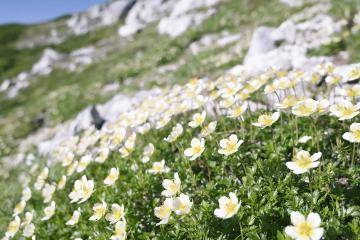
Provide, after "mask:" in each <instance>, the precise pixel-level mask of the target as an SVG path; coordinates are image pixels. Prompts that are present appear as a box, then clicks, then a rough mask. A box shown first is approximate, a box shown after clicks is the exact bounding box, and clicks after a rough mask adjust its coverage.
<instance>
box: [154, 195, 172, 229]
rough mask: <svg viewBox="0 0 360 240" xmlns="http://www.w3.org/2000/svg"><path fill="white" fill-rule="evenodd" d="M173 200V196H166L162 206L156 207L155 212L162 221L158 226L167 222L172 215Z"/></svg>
mask: <svg viewBox="0 0 360 240" xmlns="http://www.w3.org/2000/svg"><path fill="white" fill-rule="evenodd" d="M172 202H173V200H172V199H171V198H166V199H165V201H164V203H163V204H162V205H161V206H160V207H156V208H155V209H154V214H155V216H156V217H157V218H159V219H160V220H161V221H160V222H158V223H157V224H156V226H158V225H161V224H167V223H168V222H169V218H170V215H171V207H172Z"/></svg>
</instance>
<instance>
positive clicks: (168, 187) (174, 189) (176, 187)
mask: <svg viewBox="0 0 360 240" xmlns="http://www.w3.org/2000/svg"><path fill="white" fill-rule="evenodd" d="M162 185H163V187H164V188H165V190H164V191H162V192H161V195H163V196H165V197H171V196H174V195H176V194H177V193H178V192H180V187H181V180H180V178H179V174H178V173H175V174H174V180H170V179H164V180H163V182H162Z"/></svg>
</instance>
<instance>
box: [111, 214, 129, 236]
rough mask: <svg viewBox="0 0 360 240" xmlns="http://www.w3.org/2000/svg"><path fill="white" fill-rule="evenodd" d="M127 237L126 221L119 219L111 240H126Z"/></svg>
mask: <svg viewBox="0 0 360 240" xmlns="http://www.w3.org/2000/svg"><path fill="white" fill-rule="evenodd" d="M125 239H126V221H125V219H124V220H122V221H118V222H117V223H116V224H115V234H114V235H112V236H111V237H110V240H125Z"/></svg>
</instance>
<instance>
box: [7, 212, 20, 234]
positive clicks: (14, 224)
mask: <svg viewBox="0 0 360 240" xmlns="http://www.w3.org/2000/svg"><path fill="white" fill-rule="evenodd" d="M19 228H20V218H19V217H18V216H15V218H14V220H12V221H11V222H10V223H9V225H8V227H7V230H6V233H5V236H6V237H9V238H12V237H14V236H15V234H16V233H17V232H18V231H19Z"/></svg>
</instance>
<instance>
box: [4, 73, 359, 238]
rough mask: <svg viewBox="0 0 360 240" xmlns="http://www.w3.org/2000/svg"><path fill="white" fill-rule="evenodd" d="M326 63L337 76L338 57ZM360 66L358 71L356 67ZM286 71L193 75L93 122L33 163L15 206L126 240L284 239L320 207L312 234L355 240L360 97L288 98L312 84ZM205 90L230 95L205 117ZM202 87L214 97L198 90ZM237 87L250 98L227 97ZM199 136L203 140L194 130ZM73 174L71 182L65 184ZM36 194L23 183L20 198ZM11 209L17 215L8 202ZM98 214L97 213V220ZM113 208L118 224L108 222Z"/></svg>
mask: <svg viewBox="0 0 360 240" xmlns="http://www.w3.org/2000/svg"><path fill="white" fill-rule="evenodd" d="M327 69H328V71H330V72H329V73H327V74H329V75H331V71H332V70H331V68H327ZM357 71H358V70H356V69H354V71H353V76H352V77H356V76H358V75H356V76H355V75H354V74H356V73H357ZM294 73H295V72H290V73H288V74H289V76H293V74H294ZM278 74H280V75H281V76H284V74H285V73H284V72H278V73H277V74H276V75H272V73H270V75H260V76H261V77H260V76H259V78H255V79H252V80H250V79H249V82H247V83H244V84H240V86H239V88H234V86H233V85H232V84H233V83H236V82H237V80H232V81H230V82H228V81H229V80H228V79H227V80H225V79H226V78H225V79H223V78H220V79H219V80H218V81H217V82H216V83H213V84H210V83H204V82H203V81H196V80H192V81H191V82H190V83H188V84H187V85H186V86H184V87H183V88H180V89H179V88H177V87H176V88H173V89H172V90H170V91H169V92H164V94H163V95H162V96H161V97H159V98H154V99H148V100H147V101H145V102H144V103H143V104H141V105H140V107H139V108H138V109H137V110H134V112H133V113H130V114H128V115H127V116H128V117H126V116H125V115H122V116H120V117H119V121H117V122H116V123H114V124H109V125H107V126H106V127H105V129H103V130H102V131H101V132H97V131H94V129H89V130H87V131H86V132H84V133H82V134H81V137H80V139H77V138H73V139H69V140H68V141H66V143H64V145H63V146H62V147H60V148H59V149H58V151H56V152H55V153H54V155H53V158H55V159H58V160H60V162H58V163H57V164H55V165H52V166H49V168H44V166H45V165H44V164H42V165H41V164H40V166H39V167H38V170H35V171H34V172H33V175H32V177H31V178H32V179H31V180H30V184H29V189H30V191H31V192H32V194H31V198H30V199H29V200H26V201H25V200H23V201H24V202H25V203H24V202H23V203H22V204H23V205H21V204H20V205H17V206H16V207H15V210H14V212H15V215H19V216H21V217H22V218H23V213H22V212H23V211H24V208H25V206H24V204H25V205H26V211H29V212H30V214H31V216H33V218H31V220H29V221H28V222H27V223H26V222H25V223H24V227H23V228H24V229H26V226H34V228H35V229H33V230H34V234H35V235H36V236H37V237H38V238H40V239H50V238H52V237H55V236H56V238H57V239H75V238H81V239H109V238H111V237H112V239H124V234H125V233H126V235H127V237H128V238H129V239H149V238H150V239H170V238H176V239H287V238H289V231H288V230H285V229H288V228H286V227H289V226H290V225H291V223H292V224H294V225H296V223H298V224H299V222H296V221H295V220H294V214H295V215H296V214H299V213H298V212H300V213H302V214H304V215H305V216H307V215H308V214H309V213H311V212H312V213H314V214H313V215H314V216H317V217H319V218H321V220H316V223H314V222H310V220H309V223H306V224H310V225H307V226H308V227H306V229H305V230H304V229H303V228H301V227H300V228H301V229H303V230H301V231H304V232H303V233H302V234H304V235H305V236H310V235H311V234H313V233H312V231H317V235H316V236H317V237H314V239H319V238H320V237H321V236H322V235H323V236H324V237H325V238H326V239H356V238H357V236H359V230H360V228H359V221H360V218H359V205H358V202H359V200H360V199H359V191H360V188H359V179H360V178H359V167H358V166H359V160H360V159H359V154H358V153H359V144H358V142H359V139H358V135H357V134H358V132H356V131H358V130H356V129H357V128H356V124H358V123H356V122H358V121H359V116H358V114H359V111H358V108H359V107H358V106H357V107H354V105H352V103H351V101H350V98H349V100H345V98H344V99H343V100H341V101H339V102H335V103H331V104H330V106H329V102H328V101H327V100H321V101H320V100H319V101H315V100H313V99H309V98H307V99H306V100H295V102H292V103H291V101H290V102H288V99H290V97H293V98H296V99H302V97H300V96H299V94H301V93H299V92H297V95H296V93H295V92H293V89H295V87H294V84H295V85H296V83H297V84H299V85H301V84H304V83H303V82H302V81H301V80H300V79H301V78H299V79H298V78H295V80H292V81H286V82H284V80H283V79H279V78H278V77H277V76H279V75H278ZM297 74H299V72H297ZM357 74H358V73H357ZM298 76H301V75H298ZM319 79H320V78H319ZM346 79H350V77H349V78H346ZM240 82H241V81H240ZM315 84H316V83H315ZM215 86H217V88H216V89H214V87H215ZM285 86H287V87H285ZM279 87H280V89H279ZM293 87H294V88H293ZM328 87H330V86H328ZM342 87H343V88H344V89H347V87H346V86H342ZM234 89H237V90H234ZM269 89H272V90H269ZM274 91H275V92H274ZM283 91H284V92H288V95H287V97H286V98H283V99H279V103H278V104H279V105H278V106H279V108H280V109H283V110H280V109H279V110H278V112H275V113H274V114H270V115H269V114H268V113H269V112H273V111H271V110H270V109H266V108H265V109H263V110H256V111H249V110H246V108H245V106H246V105H247V104H250V103H251V101H249V99H261V98H264V97H265V96H266V95H269V94H270V95H271V94H274V95H277V94H279V95H282V92H283ZM319 91H320V89H319ZM206 92H208V93H211V95H210V96H212V98H213V99H216V96H219V95H221V98H218V100H216V102H217V103H218V104H219V105H217V104H215V106H214V110H215V114H214V115H212V116H211V115H208V117H206V112H205V111H203V110H204V109H207V108H205V105H204V104H205V103H206V102H207V100H206V96H208V95H207V94H206ZM264 92H265V93H264ZM289 92H291V94H290V96H289ZM329 92H331V91H329ZM194 93H195V94H194ZM200 93H201V94H204V95H203V97H205V98H202V97H200V98H199V97H198V94H200ZM302 94H304V95H306V92H303V93H302ZM170 96H171V97H170ZM233 96H238V97H242V99H243V100H240V99H239V98H238V100H237V101H236V103H234V102H233V104H226V103H227V101H230V102H231V98H232V97H233ZM326 96H327V95H325V96H322V97H325V99H326ZM349 96H352V95H349ZM169 97H170V98H169ZM190 99H191V100H190ZM196 99H197V100H196ZM355 99H356V98H353V100H352V101H355V103H356V100H355ZM189 100H190V101H189ZM154 101H156V102H159V103H160V104H158V105H154V104H153V102H154ZM162 101H165V102H162ZM237 104H239V105H237ZM250 105H251V104H250ZM256 105H257V106H258V107H261V104H256ZM165 106H169V107H170V108H166V107H165ZM344 106H347V107H345V108H344ZM351 106H353V107H351ZM191 109H193V110H191ZM284 109H291V111H289V110H284ZM144 111H145V112H144ZM147 111H149V112H147ZM148 114H149V115H148ZM157 114H159V115H157ZM229 114H230V115H229ZM264 114H265V115H264ZM226 115H227V116H228V117H226ZM155 116H157V117H155ZM229 116H230V117H229ZM153 117H155V119H156V120H155V122H153V121H152V120H151V119H153ZM147 120H148V121H149V122H148V123H146V122H147ZM214 120H215V121H217V124H215V125H214V123H215V122H213V121H214ZM211 122H212V123H211ZM149 123H151V125H148V124H149ZM210 123H211V124H210ZM144 124H145V125H144ZM178 124H179V125H181V126H183V131H181V130H179V126H178V127H177V130H174V129H173V127H174V126H176V125H178ZM131 126H132V127H131ZM147 126H149V127H150V126H152V127H151V129H149V128H148V127H147ZM349 127H350V130H349ZM144 129H147V130H144ZM345 132H348V133H346V134H344V133H345ZM126 133H127V134H126ZM231 135H232V137H231V138H230V140H226V139H228V138H229V136H231ZM235 135H236V139H235V140H234V136H235ZM126 136H127V137H126ZM305 136H306V137H305ZM198 137H199V139H200V138H202V139H201V140H194V139H197V138H198ZM304 137H305V138H304ZM124 138H125V139H124ZM165 139H167V141H165ZM309 139H310V140H309ZM196 141H198V142H196ZM202 141H204V144H203V145H201V143H200V142H202ZM229 141H230V142H229ZM150 143H151V144H152V147H150V146H149V144H150ZM329 149H331V151H329ZM109 150H110V152H109ZM69 154H70V155H69ZM162 160H163V161H164V162H163V164H164V165H161V161H162ZM64 166H65V167H64ZM112 168H114V169H113V170H111V169H112ZM116 169H117V170H118V171H119V174H117V173H116ZM75 170H76V171H75ZM30 172H31V171H30ZM175 173H178V176H179V179H180V181H181V183H180V184H179V183H178V184H179V187H175V186H174V185H171V184H175V183H173V182H170V183H169V181H173V179H174V178H177V177H176V176H175V175H176V174H175ZM64 176H67V177H66V181H62V183H61V181H60V180H61V179H62V178H64ZM84 176H86V177H85V179H84ZM166 179H168V180H166ZM44 185H45V186H44ZM164 188H165V190H166V189H167V190H168V191H170V194H169V193H164V191H163V190H164ZM36 189H37V190H36ZM55 189H57V190H55ZM180 192H181V193H183V194H185V195H186V196H185V198H186V197H189V199H190V202H188V203H187V204H188V205H180V207H179V208H178V209H176V208H175V209H173V206H175V205H171V206H172V207H171V209H170V207H167V206H166V205H164V204H166V202H167V201H168V202H172V201H175V200H176V199H177V196H179V194H180ZM229 193H231V194H234V195H235V196H236V198H237V199H238V200H239V202H235V203H232V204H233V205H225V206H223V208H222V207H221V206H220V208H219V203H218V200H219V199H220V198H221V197H225V196H228V195H229ZM27 195H28V194H24V193H23V195H22V199H24V198H25V199H27V197H26V196H27ZM180 196H183V197H184V195H180ZM232 197H233V198H234V196H232ZM225 200H226V199H225ZM225 200H224V198H223V200H222V202H224V201H225ZM232 200H233V199H232ZM51 201H54V204H56V206H55V207H54V212H51V211H49V210H44V209H45V207H47V206H49V204H50V202H51ZM226 201H227V200H226ZM229 201H230V200H229ZM233 201H235V200H233ZM236 201H237V200H236ZM105 203H106V204H107V207H106V208H104V210H103V211H100V213H97V212H96V211H95V212H94V210H93V208H94V207H95V206H99V205H101V204H105ZM115 203H116V204H119V206H118V207H119V208H120V209H121V207H120V206H123V207H124V210H123V211H124V212H122V210H119V211H120V212H119V215H118V217H117V218H116V214H115V213H114V212H113V214H115V215H105V213H107V214H111V213H112V212H111V211H115V209H116V208H115V207H113V206H112V204H115ZM96 204H98V205H96ZM173 204H174V203H173ZM183 204H185V203H183ZM50 206H51V204H50ZM6 209H9V208H6ZM111 209H112V210H111ZM186 209H187V210H186ZM216 209H218V210H216ZM6 211H7V214H8V216H9V215H11V210H6ZM32 211H33V212H32ZM176 211H178V212H176ZM179 211H180V212H179ZM219 211H220V212H221V211H222V212H225V213H226V215H225V216H224V215H221V214H220V213H218V212H219ZM31 212H32V213H31ZM49 212H50V213H49ZM73 214H75V215H74V216H77V217H72V216H73ZM76 214H79V215H76ZM94 214H95V216H98V217H97V218H94V217H93V218H94V219H95V220H94V219H93V221H90V220H89V219H90V218H91V217H92V216H93V215H94ZM96 214H98V215H96ZM27 215H29V213H28V214H27ZM46 216H48V218H49V219H44V217H46ZM290 216H291V219H292V220H291V221H290ZM16 218H17V217H15V218H14V219H15V221H16ZM28 218H29V217H28ZM114 218H115V220H113V224H115V222H118V223H116V224H115V233H114V226H113V225H112V224H111V223H109V222H110V221H111V219H114ZM71 219H72V220H71ZM125 219H126V220H125ZM299 221H300V220H299ZM314 221H315V220H314ZM300 222H301V221H300ZM320 222H321V223H320ZM13 224H14V225H15V226H16V222H15V223H13ZM32 224H33V225H32ZM159 224H160V225H159ZM311 224H314V225H311ZM297 227H299V226H297ZM9 229H10V230H9ZM11 230H12V228H8V232H9V231H10V232H11ZM24 231H25V230H24ZM299 231H300V230H299ZM319 231H320V233H319ZM15 232H16V231H15ZM20 232H21V231H20ZM25 232H26V231H25ZM18 234H19V233H18ZM298 235H299V236H300V235H301V234H300V233H299V234H298ZM18 236H19V235H16V236H15V238H16V237H18ZM50 236H51V237H50ZM294 238H295V237H294ZM289 239H290V238H289Z"/></svg>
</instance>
